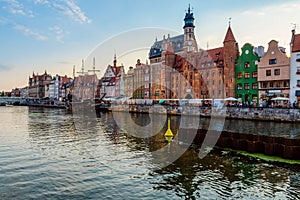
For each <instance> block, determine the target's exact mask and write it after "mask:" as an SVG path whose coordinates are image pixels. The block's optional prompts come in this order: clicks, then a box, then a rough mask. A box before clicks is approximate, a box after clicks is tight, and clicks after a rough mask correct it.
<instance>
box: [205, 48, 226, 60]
mask: <svg viewBox="0 0 300 200" xmlns="http://www.w3.org/2000/svg"><path fill="white" fill-rule="evenodd" d="M206 52H207V53H208V55H209V56H210V57H211V58H212V59H213V61H214V62H217V61H220V60H223V47H219V48H215V49H209V50H207V51H206Z"/></svg>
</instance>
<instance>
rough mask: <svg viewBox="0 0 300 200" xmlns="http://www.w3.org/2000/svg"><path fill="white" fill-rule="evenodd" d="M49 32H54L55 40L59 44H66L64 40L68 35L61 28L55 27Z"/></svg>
mask: <svg viewBox="0 0 300 200" xmlns="http://www.w3.org/2000/svg"><path fill="white" fill-rule="evenodd" d="M49 30H50V31H53V32H54V34H55V38H56V40H57V41H58V42H61V43H64V41H63V38H64V36H65V34H67V33H66V32H65V31H64V30H63V29H62V28H60V27H59V26H53V27H50V28H49Z"/></svg>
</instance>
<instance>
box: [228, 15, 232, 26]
mask: <svg viewBox="0 0 300 200" xmlns="http://www.w3.org/2000/svg"><path fill="white" fill-rule="evenodd" d="M228 25H229V27H230V25H231V17H229V19H228Z"/></svg>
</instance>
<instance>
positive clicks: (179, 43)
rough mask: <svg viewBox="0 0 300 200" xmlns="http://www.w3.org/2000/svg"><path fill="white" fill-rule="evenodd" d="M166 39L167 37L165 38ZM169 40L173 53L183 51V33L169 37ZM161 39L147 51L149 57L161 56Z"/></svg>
mask: <svg viewBox="0 0 300 200" xmlns="http://www.w3.org/2000/svg"><path fill="white" fill-rule="evenodd" d="M166 40H167V39H166ZM169 40H170V42H172V47H173V49H174V52H175V53H178V52H180V51H183V43H184V35H183V34H182V35H178V36H175V37H171V38H169ZM162 43H163V40H160V41H156V42H155V43H154V44H153V45H152V47H151V49H150V52H149V58H155V57H159V56H161V52H162V51H163V49H162Z"/></svg>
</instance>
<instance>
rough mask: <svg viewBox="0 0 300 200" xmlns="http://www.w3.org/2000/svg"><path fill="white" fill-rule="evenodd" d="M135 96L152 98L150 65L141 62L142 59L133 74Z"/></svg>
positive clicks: (137, 97)
mask: <svg viewBox="0 0 300 200" xmlns="http://www.w3.org/2000/svg"><path fill="white" fill-rule="evenodd" d="M133 79H134V82H133V98H134V99H149V98H150V66H149V65H148V64H144V63H141V61H140V59H138V60H137V63H136V65H135V68H134V74H133Z"/></svg>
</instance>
